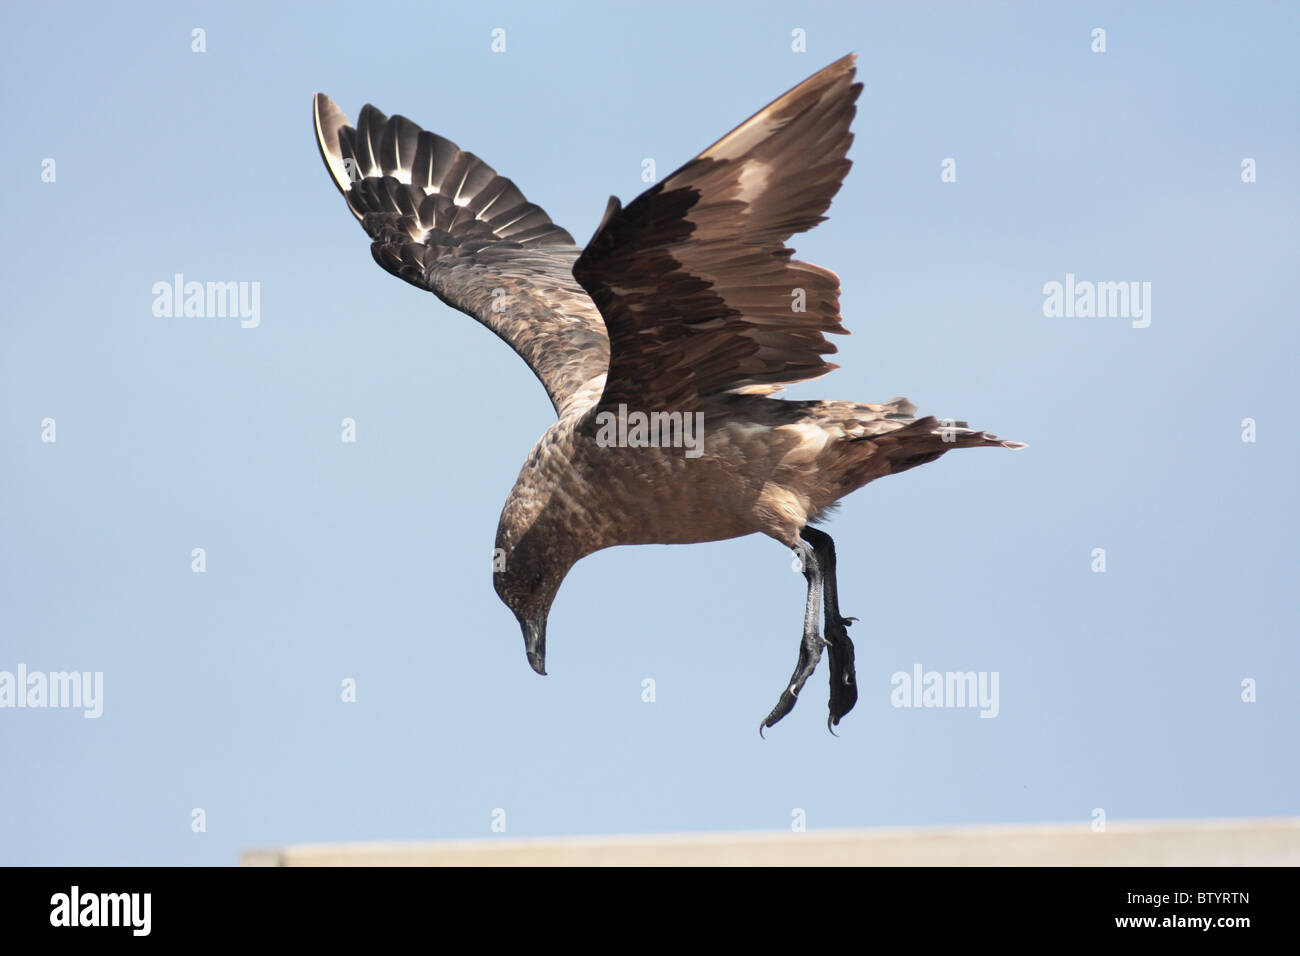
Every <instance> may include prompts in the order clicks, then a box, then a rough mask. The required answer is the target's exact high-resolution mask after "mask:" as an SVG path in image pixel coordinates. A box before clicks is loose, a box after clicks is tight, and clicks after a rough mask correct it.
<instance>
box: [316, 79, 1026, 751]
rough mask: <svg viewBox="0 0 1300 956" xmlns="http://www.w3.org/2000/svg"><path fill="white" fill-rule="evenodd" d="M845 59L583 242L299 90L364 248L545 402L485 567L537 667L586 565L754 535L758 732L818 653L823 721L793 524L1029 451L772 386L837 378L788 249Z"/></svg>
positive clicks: (818, 161) (904, 403)
mask: <svg viewBox="0 0 1300 956" xmlns="http://www.w3.org/2000/svg"><path fill="white" fill-rule="evenodd" d="M853 60H854V57H853V56H852V55H850V56H846V57H844V58H843V59H840V60H837V61H836V62H835V63H832V64H831V65H830V66H828V67H826V68H825V69H824V70H822V71H821V72H819V73H817V74H815V75H814V76H812V77H810V78H809V79H807V80H805V81H804V82H802V83H800V84H799V85H798V86H796V87H795V88H794V89H792V90H790V92H788V93H786V94H785V95H784V96H782V97H780V98H779V99H777V100H776V101H774V102H773V103H771V104H770V105H768V106H767V107H765V108H763V109H762V110H760V111H759V112H758V113H756V114H754V116H752V117H750V119H748V120H746V121H745V122H744V123H742V124H741V125H740V126H738V127H736V128H735V129H734V130H732V131H731V132H730V133H728V134H727V135H726V136H724V137H723V138H722V139H720V140H719V141H718V142H717V143H715V144H713V145H712V146H710V147H709V148H708V149H706V150H705V151H704V152H702V153H701V154H700V155H699V156H697V157H696V158H695V159H693V160H691V161H690V162H688V163H687V164H686V165H685V166H683V167H681V168H680V169H678V170H677V171H676V172H674V173H673V174H672V175H670V176H668V177H667V178H666V179H664V180H663V181H662V182H660V183H658V184H656V185H655V186H653V187H652V188H650V189H648V190H646V191H645V192H644V193H642V194H641V195H640V196H638V197H637V198H636V200H635V201H633V202H632V203H631V204H630V205H628V206H626V207H624V206H622V205H621V204H620V203H619V201H618V199H617V198H611V199H610V200H609V205H608V207H607V208H606V210H605V216H604V218H603V219H602V220H601V223H600V226H599V227H598V228H597V229H596V234H595V235H594V236H593V237H592V239H591V242H590V243H589V244H588V245H587V247H586V248H585V249H579V248H578V247H577V246H576V245H575V244H574V241H573V237H572V236H570V235H569V233H567V232H565V231H564V230H563V229H561V228H560V227H559V226H557V225H555V223H553V222H551V219H550V217H549V216H547V215H546V213H545V212H544V211H543V210H542V209H540V208H539V207H538V206H535V205H533V204H532V203H530V202H528V201H527V200H526V199H525V198H524V196H523V194H522V193H521V192H520V191H519V189H518V188H517V187H516V186H515V184H514V183H513V182H511V181H510V180H509V179H506V178H504V177H502V176H498V175H497V174H496V172H495V171H493V170H492V169H491V168H490V167H489V166H487V165H486V164H485V163H483V161H482V160H480V159H479V158H478V157H477V156H475V155H474V154H473V153H467V152H464V151H462V150H461V149H459V148H458V147H457V146H456V145H455V144H454V143H451V142H449V141H448V140H446V139H443V138H442V137H441V136H438V135H436V134H435V133H430V132H428V131H426V130H422V129H420V128H419V127H418V126H416V125H415V124H414V123H412V122H411V121H410V120H408V119H406V118H405V117H403V116H393V117H392V118H391V119H390V118H388V117H386V116H384V114H382V113H380V112H379V111H378V110H376V109H375V108H374V107H372V106H369V105H367V106H365V107H363V108H362V110H361V114H360V116H359V117H358V120H357V124H356V126H355V127H353V126H351V125H349V123H348V120H347V117H345V116H344V115H343V113H342V112H341V111H340V110H339V109H338V107H337V106H335V105H334V103H333V102H332V101H331V100H330V99H329V97H327V96H325V95H323V94H317V95H316V97H315V103H314V121H315V128H316V138H317V142H318V143H319V146H320V152H321V157H322V158H323V159H324V160H325V165H326V167H327V168H328V169H329V172H330V175H331V176H332V177H333V179H334V183H335V185H337V186H338V188H339V190H340V191H341V192H342V193H343V196H344V198H345V199H346V200H347V202H348V207H349V208H350V209H351V210H352V213H353V214H354V215H355V216H356V217H357V219H359V220H360V221H361V224H362V226H363V227H364V228H365V230H366V232H367V233H369V234H370V238H371V239H372V240H373V242H372V244H371V247H370V248H371V252H372V253H373V255H374V257H375V260H376V261H377V262H378V263H379V264H380V265H381V266H383V267H384V268H385V269H387V270H388V271H389V272H391V273H393V274H394V275H396V276H399V277H401V278H403V279H405V280H406V281H407V282H410V283H411V284H412V285H416V286H419V287H420V288H422V289H427V290H429V291H431V292H433V293H434V294H435V295H436V296H438V298H440V299H442V301H443V302H445V303H447V304H448V305H450V306H452V307H454V308H456V309H459V310H461V311H462V312H466V313H468V314H469V315H471V316H473V317H474V318H476V319H478V320H479V321H480V322H482V323H483V324H484V325H486V326H487V327H488V328H490V329H491V330H492V331H493V332H495V333H496V334H497V335H498V336H500V337H501V338H502V339H504V340H505V341H506V343H507V344H509V345H510V347H511V348H513V349H514V350H515V351H516V352H518V353H519V355H520V356H521V357H522V358H523V359H524V361H525V362H527V363H528V365H529V366H530V367H531V368H532V370H533V372H534V373H535V374H536V375H537V377H538V378H539V379H541V382H542V385H543V386H545V388H546V392H547V394H548V395H549V396H550V398H551V402H552V403H553V404H554V405H555V411H556V413H557V415H558V421H556V422H555V424H554V425H552V426H551V427H550V428H549V429H548V430H547V431H546V433H545V434H544V435H542V437H541V440H540V441H538V442H537V444H536V446H534V448H533V450H532V452H531V454H529V456H528V460H527V461H526V462H525V463H524V466H523V470H522V471H521V472H520V474H519V478H518V480H517V481H516V482H515V486H514V489H513V490H512V491H511V493H510V497H509V498H508V499H507V500H506V504H505V508H504V509H503V510H502V513H501V521H500V524H499V525H498V527H497V538H496V547H497V550H496V552H495V558H496V560H495V561H494V583H495V585H496V591H497V594H498V595H500V597H501V600H502V601H504V602H505V604H506V606H507V607H509V608H510V610H511V611H513V612H514V614H515V617H516V618H517V619H518V621H519V624H520V626H521V627H522V629H523V636H524V645H525V649H526V651H527V654H528V661H529V663H530V664H531V665H532V667H533V669H534V670H535V671H537V673H539V674H545V673H546V670H545V661H546V620H547V617H548V614H549V612H550V608H551V603H552V601H554V600H555V595H556V592H557V591H558V590H559V588H560V584H561V582H563V580H564V577H565V575H566V574H568V572H569V569H570V568H571V567H573V565H574V564H575V563H576V562H577V561H578V560H579V559H580V558H583V557H585V556H587V555H589V554H592V553H594V552H596V551H600V550H601V549H602V548H609V547H613V546H615V545H624V544H691V543H694V542H701V541H719V540H723V539H726V538H736V537H741V536H743V535H748V534H753V533H755V532H762V533H763V534H766V535H768V536H769V537H772V538H775V539H776V540H777V541H779V542H780V543H781V544H783V545H785V546H786V547H787V548H790V549H792V550H793V551H795V552H796V553H797V554H798V555H799V557H800V559H801V561H802V567H803V569H804V575H805V577H806V578H807V582H808V596H807V603H806V606H805V609H804V622H803V635H802V638H801V641H800V645H799V659H798V664H797V665H796V667H795V670H794V674H793V676H792V677H791V678H790V681H789V682H788V684H787V686H786V688H785V690H784V691H783V692H782V693H781V697H780V699H779V700H778V702H777V704H776V706H775V707H774V708H773V710H772V711H771V713H769V714H768V715H767V717H766V718H764V720H763V722H762V724H761V725H760V727H759V731H760V733H761V732H762V730H763V728H764V727H771V726H772V725H773V724H775V723H776V722H777V721H778V720H780V719H781V718H782V717H784V716H785V715H786V714H787V713H789V711H790V709H791V708H792V707H793V706H794V704H795V700H796V698H797V697H798V694H799V692H800V690H801V689H802V688H803V686H804V682H805V681H807V679H808V677H809V676H810V675H811V674H812V672H813V670H814V668H815V667H816V665H817V662H818V661H819V659H820V658H821V654H822V648H823V647H826V648H827V651H828V656H829V664H830V671H831V674H830V682H831V686H830V703H829V707H830V716H829V718H828V721H827V725H828V726H829V727H832V728H833V727H834V726H835V725H836V724H838V723H839V721H840V718H841V717H843V716H844V715H845V714H846V713H848V711H849V710H850V709H851V708H852V707H853V705H854V703H855V702H856V700H857V686H856V678H855V675H854V664H853V643H852V641H850V640H849V635H848V629H847V628H848V625H849V623H850V621H852V620H854V619H853V618H847V617H843V616H842V615H841V614H840V608H839V601H838V594H837V587H836V580H835V547H834V543H833V542H832V540H831V537H830V535H828V534H826V533H825V532H824V531H820V530H818V529H817V528H814V527H811V523H812V522H815V521H817V519H818V518H819V516H823V515H825V513H826V512H827V510H828V509H829V508H831V507H832V506H834V505H835V503H836V502H838V501H839V500H840V499H841V498H843V497H844V496H845V495H847V494H849V493H850V492H852V491H854V490H856V489H858V488H861V487H862V486H863V485H865V484H867V483H868V482H870V481H874V480H875V479H876V478H880V477H882V476H883V475H892V474H896V473H898V472H900V471H906V470H907V469H909V468H914V467H915V466H917V465H921V464H925V463H926V462H929V461H933V460H934V459H936V458H938V457H939V456H940V455H942V454H943V453H944V452H946V451H948V450H949V449H952V448H970V447H978V446H1001V447H1006V448H1018V447H1023V446H1021V445H1019V444H1017V443H1015V442H1006V441H999V440H998V439H997V436H995V435H990V434H987V433H984V432H979V431H974V430H971V429H970V428H968V427H967V426H966V423H965V422H953V421H951V420H945V421H944V422H940V421H939V420H937V419H935V418H933V417H925V418H917V417H916V406H915V405H913V404H912V403H911V402H910V401H908V400H907V399H905V398H895V399H891V400H890V401H887V402H883V403H881V404H878V405H863V404H856V403H853V402H824V401H787V400H783V399H779V398H773V397H771V396H772V394H773V393H775V392H779V391H780V390H781V388H782V386H784V385H786V384H789V383H792V382H801V381H804V380H806V379H812V378H817V377H819V376H821V375H824V374H826V373H827V372H829V371H831V370H832V369H834V368H836V366H835V365H832V364H830V363H828V362H827V361H826V360H825V359H824V357H823V356H825V355H827V354H830V353H833V352H834V351H835V347H834V346H833V345H832V344H831V343H830V342H829V341H828V340H827V339H826V334H827V333H834V334H846V332H847V330H846V329H845V328H844V327H843V326H842V325H841V321H840V312H839V279H838V278H837V277H836V275H835V273H833V272H830V271H829V270H827V269H823V268H821V267H820V266H815V265H812V264H810V263H807V262H800V261H798V260H796V259H793V258H791V256H792V254H793V250H792V249H789V248H787V247H786V245H785V243H786V241H787V240H788V239H789V238H790V236H792V235H793V234H794V233H797V232H804V231H806V230H808V229H810V228H812V227H813V226H814V225H816V224H817V223H818V222H820V221H822V219H823V215H822V214H823V213H824V212H825V211H826V210H827V208H828V207H829V206H830V201H831V197H833V196H834V195H835V193H836V192H838V191H839V188H840V183H841V182H842V181H843V179H844V176H845V174H846V173H848V171H849V167H850V165H851V163H850V162H849V160H848V159H846V158H845V155H846V154H847V152H848V149H849V145H850V144H851V143H852V142H853V135H852V134H851V133H850V132H849V124H850V122H851V121H852V119H853V116H854V113H855V111H856V110H855V106H854V102H855V101H856V99H857V97H858V94H859V92H860V91H861V89H862V85H861V84H860V83H854V82H853V75H854V66H853ZM823 601H824V604H825V639H823V638H822V636H821V633H820V632H819V627H818V611H819V607H820V605H821V604H822V603H823Z"/></svg>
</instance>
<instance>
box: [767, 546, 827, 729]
mask: <svg viewBox="0 0 1300 956" xmlns="http://www.w3.org/2000/svg"><path fill="white" fill-rule="evenodd" d="M797 550H798V551H799V558H800V561H801V562H802V564H803V576H804V577H805V578H807V579H808V603H807V605H806V606H805V607H804V614H803V638H802V640H801V641H800V642H799V663H797V664H795V667H794V674H792V675H791V676H790V683H789V684H788V685H787V686H786V688H785V690H783V691H782V692H781V699H780V700H778V701H777V702H776V706H775V707H773V708H772V712H771V713H770V714H768V715H767V717H766V718H764V720H763V722H762V723H761V724H759V725H758V733H759V736H762V734H763V729H764V728H765V727H771V726H772V725H773V724H775V723H776V722H777V721H778V720H780V719H781V718H782V717H784V716H785V715H786V714H788V713H790V711H791V710H792V709H793V708H794V705H795V701H796V700H797V699H798V698H799V691H801V690H803V685H804V683H805V682H806V681H807V680H808V678H809V677H811V676H812V672H813V671H814V670H816V668H817V662H818V661H819V660H821V656H822V646H823V645H824V644H825V642H824V641H823V640H822V636H821V634H820V633H819V631H818V628H817V609H818V606H819V605H820V604H821V596H822V568H821V562H820V561H819V560H818V557H817V551H816V549H815V548H814V547H813V546H812V545H811V544H809V543H808V542H807V541H800V542H799V543H798V546H797Z"/></svg>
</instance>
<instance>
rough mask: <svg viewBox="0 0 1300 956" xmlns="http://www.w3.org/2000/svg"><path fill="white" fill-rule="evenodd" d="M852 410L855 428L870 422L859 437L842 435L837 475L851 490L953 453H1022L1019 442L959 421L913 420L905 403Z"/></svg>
mask: <svg viewBox="0 0 1300 956" xmlns="http://www.w3.org/2000/svg"><path fill="white" fill-rule="evenodd" d="M854 407H855V408H856V409H859V410H860V412H859V415H858V416H857V417H858V421H859V422H860V421H861V419H862V418H866V417H868V414H869V416H870V417H871V418H872V419H874V421H873V422H872V424H871V425H870V426H868V427H865V428H862V429H861V433H860V434H854V431H857V430H858V429H848V430H846V431H847V434H846V437H845V440H844V442H843V443H842V444H841V445H840V450H841V455H842V456H843V457H842V459H841V461H842V465H841V470H842V474H843V476H844V480H845V484H846V486H847V487H848V489H850V490H851V489H853V488H860V487H862V485H865V484H866V483H867V482H869V481H873V480H875V479H876V478H881V477H884V476H885V475H896V474H898V473H899V472H900V471H907V470H908V469H909V468H915V467H916V466H917V465H924V464H926V463H927V462H931V461H934V460H935V459H936V458H938V457H939V456H940V455H942V454H943V453H944V452H948V451H952V450H953V449H954V448H1024V447H1025V446H1024V444H1022V443H1021V442H1015V441H1003V440H1002V439H1000V438H998V436H997V435H993V434H990V433H989V432H985V431H980V430H978V429H974V428H971V427H970V425H969V424H968V423H966V422H963V421H957V420H955V419H951V418H936V417H935V416H933V415H926V416H925V417H923V418H916V417H914V416H915V415H916V406H915V405H913V404H912V403H911V402H910V401H908V400H907V399H905V398H895V399H892V400H891V401H888V402H884V403H883V404H881V405H864V406H854ZM868 410H869V411H868ZM864 413H868V414H864ZM845 493H847V491H846V492H845Z"/></svg>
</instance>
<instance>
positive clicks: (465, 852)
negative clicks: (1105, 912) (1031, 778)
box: [240, 818, 1300, 866]
mask: <svg viewBox="0 0 1300 956" xmlns="http://www.w3.org/2000/svg"><path fill="white" fill-rule="evenodd" d="M240 863H241V864H242V865H243V866H1297V865H1300V818H1291V819H1276V820H1267V819H1265V820H1201V821H1185V822H1161V823H1153V822H1141V823H1132V822H1130V823H1111V824H1109V825H1108V826H1107V828H1106V832H1104V833H1094V832H1093V831H1092V830H1091V828H1090V826H1089V825H1088V824H1087V823H1082V824H1077V823H1076V824H1034V825H1018V826H987V827H942V828H927V829H915V830H911V829H907V830H904V829H897V830H815V831H812V832H808V833H783V832H770V833H700V834H677V835H668V836H603V837H543V838H536V839H522V840H520V839H510V840H508V839H500V840H448V841H438V842H422V843H416V842H411V843H342V844H324V845H317V846H309V845H308V846H294V847H285V848H283V849H267V850H246V851H245V852H244V853H243V854H242V855H241V858H240Z"/></svg>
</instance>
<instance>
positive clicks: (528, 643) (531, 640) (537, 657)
mask: <svg viewBox="0 0 1300 956" xmlns="http://www.w3.org/2000/svg"><path fill="white" fill-rule="evenodd" d="M519 626H520V627H521V628H523V631H524V650H526V651H527V652H528V663H529V665H531V666H532V668H533V670H535V671H537V673H539V674H541V675H542V676H543V677H545V676H546V618H541V619H539V620H536V621H527V620H524V619H523V618H522V617H521V618H520V619H519Z"/></svg>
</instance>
